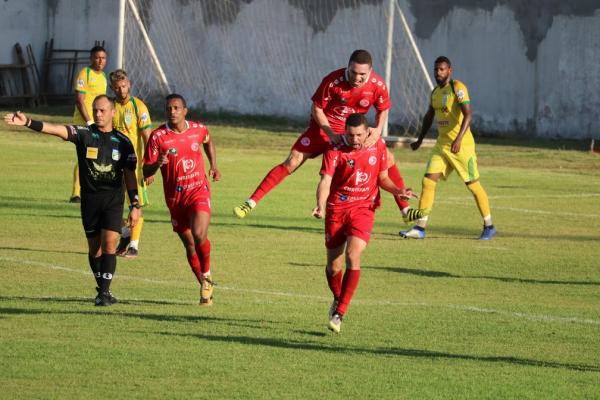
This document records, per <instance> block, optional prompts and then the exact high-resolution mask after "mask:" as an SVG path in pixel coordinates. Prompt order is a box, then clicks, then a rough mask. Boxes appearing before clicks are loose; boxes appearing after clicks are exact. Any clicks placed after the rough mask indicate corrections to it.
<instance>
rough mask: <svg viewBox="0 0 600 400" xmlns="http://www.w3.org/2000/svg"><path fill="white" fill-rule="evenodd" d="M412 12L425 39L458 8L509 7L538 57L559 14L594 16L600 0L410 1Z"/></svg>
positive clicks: (532, 57)
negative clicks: (539, 48)
mask: <svg viewBox="0 0 600 400" xmlns="http://www.w3.org/2000/svg"><path fill="white" fill-rule="evenodd" d="M408 2H409V3H410V11H411V13H412V14H413V15H414V16H415V18H416V24H415V34H416V35H417V36H418V37H420V38H423V39H429V38H431V35H432V34H433V32H434V31H435V29H436V28H437V26H438V25H439V23H440V22H441V20H442V19H443V18H444V17H446V16H447V15H448V14H449V13H450V11H452V10H453V9H455V8H462V9H466V10H484V11H488V12H491V11H492V10H493V9H494V8H496V7H499V6H505V7H508V8H509V9H511V10H512V11H513V12H514V14H515V19H516V20H517V22H518V24H519V27H520V28H521V32H522V33H523V38H524V40H525V44H526V46H527V58H528V59H529V61H534V60H535V59H536V58H537V51H538V46H539V44H540V43H541V42H542V41H543V40H544V38H545V37H546V34H547V33H548V30H549V29H550V28H551V27H552V24H553V22H554V18H555V17H557V16H567V17H590V16H594V14H595V12H596V10H599V9H600V1H598V0H576V1H570V2H569V1H564V0H529V1H523V0H454V1H452V2H448V1H444V0H408Z"/></svg>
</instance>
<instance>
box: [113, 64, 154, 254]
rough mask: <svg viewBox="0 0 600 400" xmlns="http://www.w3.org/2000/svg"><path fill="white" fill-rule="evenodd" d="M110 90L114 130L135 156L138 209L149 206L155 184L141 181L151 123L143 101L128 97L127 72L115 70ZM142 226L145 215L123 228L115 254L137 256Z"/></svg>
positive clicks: (152, 178) (148, 179) (149, 181)
mask: <svg viewBox="0 0 600 400" xmlns="http://www.w3.org/2000/svg"><path fill="white" fill-rule="evenodd" d="M109 78H110V87H111V89H112V90H113V92H114V93H115V95H116V99H115V116H114V118H113V125H114V126H115V129H117V130H118V131H120V132H122V133H123V134H125V136H127V137H128V138H129V140H131V143H132V144H133V148H134V150H135V154H136V155H137V156H138V163H137V169H136V176H137V181H138V193H139V194H140V199H139V200H140V206H142V207H144V206H147V205H148V194H147V189H146V187H147V186H148V185H150V184H151V183H152V182H153V181H154V177H150V178H146V179H144V174H143V172H142V165H143V161H144V150H145V148H146V143H147V142H148V138H149V137H150V133H152V121H151V120H150V113H149V112H148V107H146V104H144V102H143V101H142V100H140V99H139V98H137V97H134V96H131V95H130V93H129V90H130V89H131V82H130V81H129V78H128V77H127V73H126V72H125V71H124V70H122V69H117V70H116V71H113V72H111V73H110V76H109ZM143 224H144V214H143V213H142V214H140V218H139V220H138V223H137V224H136V225H135V227H134V228H133V229H132V230H131V231H130V230H129V228H128V227H127V226H124V227H123V230H122V232H121V240H120V242H119V246H118V247H117V255H122V256H125V257H127V258H134V257H137V255H138V246H139V240H140V236H141V234H142V226H143Z"/></svg>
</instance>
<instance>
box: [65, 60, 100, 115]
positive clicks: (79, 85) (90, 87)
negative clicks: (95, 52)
mask: <svg viewBox="0 0 600 400" xmlns="http://www.w3.org/2000/svg"><path fill="white" fill-rule="evenodd" d="M106 86H107V80H106V75H105V74H104V71H94V70H93V69H92V68H91V67H89V66H88V67H85V68H83V69H82V70H81V71H80V72H79V75H77V78H76V79H75V82H74V88H75V91H76V92H79V93H82V94H83V95H84V99H83V102H84V104H85V109H86V111H87V113H88V115H89V117H90V119H93V111H92V103H93V102H94V99H95V98H96V96H99V95H101V94H106ZM86 122H87V121H85V120H84V119H83V117H82V116H81V113H80V112H79V110H78V109H77V106H75V112H74V113H73V123H74V124H75V125H84V126H85V123H86Z"/></svg>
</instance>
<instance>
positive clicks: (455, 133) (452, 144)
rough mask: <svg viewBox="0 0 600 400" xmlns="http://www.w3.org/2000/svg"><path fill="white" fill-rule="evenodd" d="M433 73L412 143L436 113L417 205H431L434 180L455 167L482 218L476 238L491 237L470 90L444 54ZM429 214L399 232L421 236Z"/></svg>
mask: <svg viewBox="0 0 600 400" xmlns="http://www.w3.org/2000/svg"><path fill="white" fill-rule="evenodd" d="M434 74H435V80H436V81H437V84H438V85H437V86H436V87H435V89H433V92H432V93H431V103H430V105H429V109H428V110H427V113H426V114H425V116H424V117H423V125H422V128H421V133H420V134H419V138H418V139H417V141H416V142H414V143H412V144H411V147H412V149H413V150H417V149H418V148H419V147H420V146H421V143H422V142H423V138H424V137H425V135H426V134H427V131H428V130H429V128H430V127H431V124H432V122H433V117H434V116H435V118H436V120H437V122H438V139H437V143H436V145H435V147H434V148H433V150H432V151H431V155H430V157H429V161H428V162H427V166H426V170H425V177H424V178H423V188H422V191H421V199H420V201H419V208H421V209H431V207H432V206H433V198H434V195H435V187H436V185H437V182H438V181H439V180H440V178H442V177H443V178H444V179H447V178H448V175H449V174H450V173H451V172H452V171H453V170H456V172H457V173H458V175H460V177H461V179H462V180H463V181H464V182H465V184H466V185H467V188H468V189H469V190H470V191H471V193H473V197H474V198H475V202H476V203H477V207H478V208H479V212H480V213H481V216H482V218H483V232H482V233H481V236H480V237H479V239H480V240H490V239H491V238H492V237H494V235H496V228H494V225H493V224H492V216H491V214H490V203H489V200H488V196H487V193H486V192H485V190H484V189H483V186H481V183H480V182H479V171H478V170H477V155H476V154H475V140H474V139H473V134H472V133H471V128H470V125H471V118H472V114H471V101H470V99H469V92H468V91H467V87H466V86H465V84H464V83H462V82H461V81H457V80H453V79H452V64H451V63H450V60H449V59H448V58H447V57H443V56H442V57H438V58H437V59H436V60H435V64H434ZM428 218H429V217H424V218H421V219H419V220H417V224H416V225H415V226H414V227H413V228H412V229H410V230H408V231H401V232H400V236H402V237H405V238H413V239H424V238H425V226H426V225H427V219H428Z"/></svg>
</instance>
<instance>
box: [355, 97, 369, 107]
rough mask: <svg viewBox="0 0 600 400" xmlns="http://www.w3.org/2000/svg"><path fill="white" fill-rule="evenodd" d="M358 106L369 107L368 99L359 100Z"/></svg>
mask: <svg viewBox="0 0 600 400" xmlns="http://www.w3.org/2000/svg"><path fill="white" fill-rule="evenodd" d="M358 104H360V106H361V107H365V108H366V107H369V105H370V104H371V103H370V102H369V99H361V100H360V101H359V102H358Z"/></svg>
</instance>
